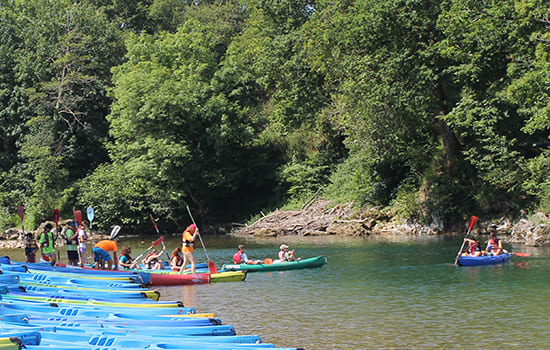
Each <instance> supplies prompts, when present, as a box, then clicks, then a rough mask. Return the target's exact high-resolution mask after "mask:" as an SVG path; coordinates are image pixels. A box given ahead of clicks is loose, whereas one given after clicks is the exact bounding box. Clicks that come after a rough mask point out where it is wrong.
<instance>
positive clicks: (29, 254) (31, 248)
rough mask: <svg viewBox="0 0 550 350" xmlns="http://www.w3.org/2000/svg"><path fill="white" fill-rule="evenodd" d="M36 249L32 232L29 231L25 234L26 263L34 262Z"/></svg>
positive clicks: (36, 245)
mask: <svg viewBox="0 0 550 350" xmlns="http://www.w3.org/2000/svg"><path fill="white" fill-rule="evenodd" d="M37 250H38V244H36V240H35V239H34V235H33V234H32V232H29V233H27V234H26V235H25V257H26V261H25V262H28V263H35V262H36V251H37Z"/></svg>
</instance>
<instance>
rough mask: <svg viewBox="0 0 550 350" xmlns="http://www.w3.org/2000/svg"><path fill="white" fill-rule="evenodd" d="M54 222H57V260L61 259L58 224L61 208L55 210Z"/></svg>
mask: <svg viewBox="0 0 550 350" xmlns="http://www.w3.org/2000/svg"><path fill="white" fill-rule="evenodd" d="M53 222H55V241H56V243H57V244H56V245H57V247H56V248H57V260H58V261H61V256H60V255H59V229H58V228H57V225H58V224H59V209H54V210H53Z"/></svg>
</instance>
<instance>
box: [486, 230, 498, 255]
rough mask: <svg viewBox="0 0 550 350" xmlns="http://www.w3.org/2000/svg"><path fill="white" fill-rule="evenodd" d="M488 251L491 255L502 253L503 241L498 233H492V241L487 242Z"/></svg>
mask: <svg viewBox="0 0 550 350" xmlns="http://www.w3.org/2000/svg"><path fill="white" fill-rule="evenodd" d="M486 250H487V252H488V253H490V254H491V255H499V254H501V253H502V241H501V240H500V239H498V238H497V233H496V231H492V232H491V239H489V241H488V242H487V249H486Z"/></svg>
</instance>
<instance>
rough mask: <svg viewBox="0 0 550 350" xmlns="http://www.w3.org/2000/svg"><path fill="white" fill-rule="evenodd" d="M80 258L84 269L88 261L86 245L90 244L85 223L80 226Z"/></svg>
mask: <svg viewBox="0 0 550 350" xmlns="http://www.w3.org/2000/svg"><path fill="white" fill-rule="evenodd" d="M77 234H78V257H79V260H80V266H82V267H84V265H85V264H86V263H87V261H88V257H87V256H86V243H88V242H89V241H90V240H89V239H88V235H87V234H86V224H85V223H84V222H83V223H82V224H80V226H78V232H77Z"/></svg>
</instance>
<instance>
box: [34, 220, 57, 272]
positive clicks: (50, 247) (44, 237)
mask: <svg viewBox="0 0 550 350" xmlns="http://www.w3.org/2000/svg"><path fill="white" fill-rule="evenodd" d="M38 244H39V245H40V251H41V253H42V258H43V259H44V260H46V261H49V262H50V264H52V266H55V264H57V259H56V256H55V245H54V234H53V232H52V225H51V224H50V223H47V224H46V225H45V226H44V230H43V231H42V233H40V238H39V239H38Z"/></svg>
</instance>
